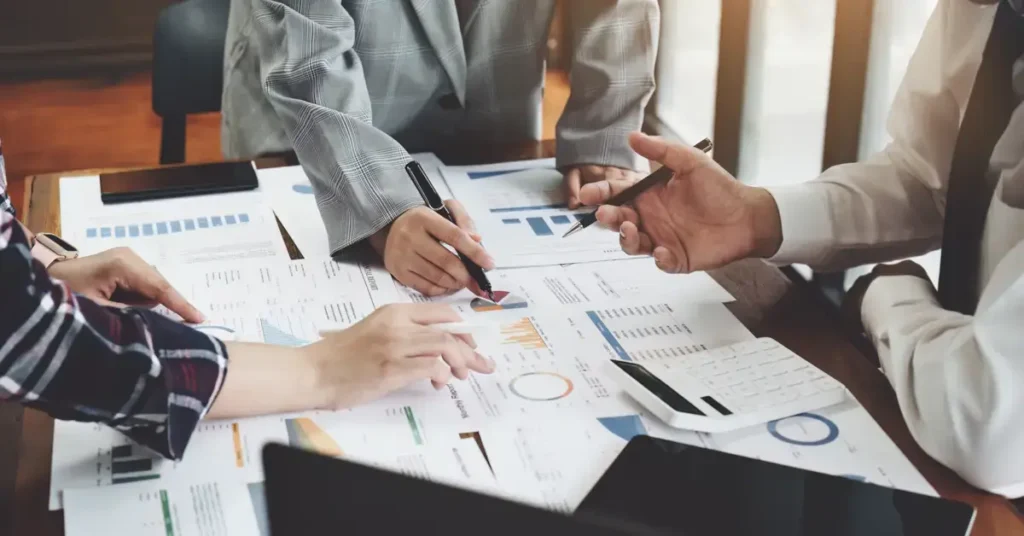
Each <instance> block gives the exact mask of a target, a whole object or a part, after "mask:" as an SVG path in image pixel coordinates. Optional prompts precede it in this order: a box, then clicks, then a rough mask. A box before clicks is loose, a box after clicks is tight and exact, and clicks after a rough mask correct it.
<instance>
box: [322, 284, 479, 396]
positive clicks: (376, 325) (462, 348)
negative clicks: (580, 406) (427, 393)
mask: <svg viewBox="0 0 1024 536" xmlns="http://www.w3.org/2000/svg"><path fill="white" fill-rule="evenodd" d="M460 320H461V318H460V317H459V315H458V313H456V312H455V310H454V309H452V308H451V307H450V306H448V305H443V304H435V303H417V304H402V305H388V306H384V307H381V308H380V309H377V310H376V311H374V312H373V314H371V315H370V316H368V317H366V318H365V319H364V320H362V321H361V322H359V323H358V324H355V325H354V326H352V327H350V328H348V329H346V330H344V331H339V332H335V333H330V334H327V335H326V336H325V337H324V339H323V340H321V341H319V342H317V343H314V344H311V345H309V346H306V347H304V348H303V349H302V350H303V351H304V352H305V353H306V354H307V355H308V356H309V357H310V359H312V360H313V362H314V363H315V365H314V367H315V369H316V370H318V373H317V377H318V378H319V381H320V384H321V385H322V386H323V388H324V389H325V392H327V393H329V395H328V397H327V401H326V405H327V406H328V407H331V408H344V407H351V406H354V405H357V404H360V403H363V402H367V401H370V400H373V399H376V398H379V397H381V396H383V395H385V394H387V393H390V392H392V391H395V390H397V389H401V388H403V387H406V386H408V385H410V384H412V383H414V382H417V381H420V380H425V379H430V380H431V382H432V383H433V384H434V387H435V388H441V387H443V386H444V385H445V384H447V383H448V382H449V381H451V378H452V376H454V377H456V378H459V379H460V380H464V379H466V378H468V377H469V373H470V371H474V372H480V373H484V374H488V373H491V372H493V371H494V362H493V361H491V360H490V359H489V358H486V357H483V356H481V355H480V354H477V353H476V351H475V348H476V343H475V342H474V341H473V338H472V337H471V336H469V335H452V334H449V333H446V332H443V331H440V330H437V329H433V328H431V327H430V325H431V324H438V323H444V322H459V321H460ZM439 357H440V359H439Z"/></svg>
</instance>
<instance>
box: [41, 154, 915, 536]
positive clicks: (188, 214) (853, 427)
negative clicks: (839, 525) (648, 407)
mask: <svg viewBox="0 0 1024 536" xmlns="http://www.w3.org/2000/svg"><path fill="white" fill-rule="evenodd" d="M420 160H421V161H424V160H427V159H426V158H424V157H421V158H420ZM551 165H552V164H551V162H550V161H536V162H525V163H524V162H517V163H510V164H502V165H495V166H483V167H479V168H444V167H443V166H441V165H440V163H437V164H435V166H434V169H435V171H434V173H438V171H437V170H439V173H440V174H442V175H443V176H444V177H445V179H446V180H447V182H448V184H449V185H450V186H451V190H452V192H453V193H454V194H455V195H456V196H457V197H458V198H460V199H462V200H463V201H464V202H465V204H466V205H467V206H468V207H469V208H470V210H471V211H472V212H473V214H474V216H475V217H476V219H477V224H478V226H479V228H480V229H481V232H482V234H483V236H484V240H485V242H486V243H501V244H506V245H507V247H502V248H495V247H492V248H491V250H492V253H495V254H497V255H499V256H501V255H504V257H502V259H503V260H501V261H499V264H500V265H501V266H504V267H506V268H507V267H517V268H513V269H501V270H496V271H494V272H491V274H490V275H489V277H490V279H491V281H492V284H493V285H494V289H495V295H496V299H495V300H494V301H490V300H486V299H483V298H479V297H476V296H474V295H472V294H471V293H469V292H468V291H463V292H460V293H457V294H454V295H452V296H446V297H441V298H433V299H428V298H426V297H424V296H422V295H420V294H419V293H417V292H415V291H413V290H411V289H409V288H406V287H404V286H402V285H400V284H398V283H397V282H396V281H394V280H393V279H392V278H391V276H390V275H389V274H388V273H387V272H386V271H385V270H384V269H383V268H382V267H380V266H379V265H377V264H375V263H373V262H370V261H365V260H363V261H351V262H341V261H336V260H331V259H328V258H327V257H326V256H325V255H326V253H327V251H326V247H327V246H326V233H325V232H324V230H323V225H322V222H320V220H319V218H318V217H314V216H311V215H315V212H311V210H312V209H311V207H313V208H315V201H314V196H313V195H311V194H310V193H308V192H311V188H310V187H309V185H308V180H306V179H305V176H304V175H301V170H297V169H284V170H278V171H274V172H262V171H261V172H260V183H261V186H260V191H258V192H254V193H249V194H227V197H218V198H217V200H216V201H215V202H212V201H211V202H207V201H206V200H203V199H196V198H192V199H190V200H189V202H188V203H187V206H185V205H186V204H182V203H177V202H176V200H172V201H161V202H154V203H155V204H153V205H151V206H150V207H149V208H147V210H146V211H145V213H146V214H148V217H149V218H150V219H149V220H146V221H142V220H141V219H138V218H136V216H135V214H139V217H141V214H143V212H142V211H139V210H137V209H134V208H133V207H134V206H133V205H125V206H124V207H117V208H116V210H115V209H110V210H104V211H102V212H101V213H99V214H92V213H88V212H86V211H83V210H80V209H79V208H74V204H73V203H69V204H68V205H64V206H65V207H68V206H70V207H72V208H67V209H66V210H65V212H64V214H63V217H64V221H65V225H66V228H67V229H78V231H77V232H79V233H80V234H78V235H72V236H75V237H76V238H78V237H81V238H83V239H85V240H86V242H84V243H86V244H87V245H88V248H87V251H97V250H99V249H101V248H102V247H106V246H113V245H121V244H129V245H132V246H133V247H139V248H141V249H143V251H144V252H145V253H144V256H146V257H147V258H151V259H155V261H160V260H172V259H175V260H181V258H185V259H188V260H189V261H190V262H189V263H188V264H189V265H187V266H183V265H182V264H181V263H180V262H174V263H170V264H166V265H161V271H162V272H164V273H165V275H166V276H167V277H168V279H169V280H170V281H171V282H172V283H173V284H174V285H175V286H176V287H177V288H178V289H179V290H180V291H181V292H182V293H183V294H184V295H185V296H186V297H187V298H188V299H190V300H191V301H192V302H193V303H194V304H195V305H196V306H197V307H199V308H200V309H201V310H202V311H203V312H204V313H206V314H207V316H208V321H207V322H206V323H205V324H204V325H201V326H198V329H200V330H203V331H205V332H207V333H209V334H211V335H214V336H217V337H220V338H223V339H229V340H244V341H260V342H267V343H271V344H277V345H283V346H302V345H305V344H309V343H312V342H314V341H316V340H318V339H319V338H320V334H321V332H322V331H324V330H331V329H342V328H345V327H348V326H350V325H352V324H353V323H355V322H358V321H359V320H361V319H362V318H365V317H366V316H367V315H369V314H370V313H371V312H372V311H373V310H375V309H376V308H378V307H380V306H382V305H385V304H388V303H395V302H422V301H439V302H444V303H448V304H450V305H451V306H452V307H453V308H454V309H455V310H456V311H458V312H459V314H460V315H461V316H462V317H463V318H464V319H465V320H469V321H473V322H476V323H490V324H494V325H496V326H497V330H496V331H497V332H498V333H500V336H499V337H497V338H496V339H494V340H489V341H480V342H481V346H480V351H481V352H483V353H485V354H487V355H488V356H489V357H491V358H492V359H493V360H494V361H495V362H496V364H497V370H496V371H495V372H494V373H493V374H490V375H478V374H474V375H472V376H471V377H470V378H469V379H467V380H465V381H453V382H452V383H451V384H450V385H448V386H447V388H445V389H443V390H441V391H438V390H435V389H434V388H433V387H431V386H430V385H429V384H428V383H426V382H424V383H423V384H422V385H414V386H411V387H409V388H407V389H404V390H402V391H399V392H396V393H393V394H391V395H389V396H386V397H384V398H382V399H380V400H376V401H373V402H370V403H368V404H365V405H362V406H359V407H357V408H352V409H348V410H343V411H311V412H304V413H298V414H289V415H278V416H268V417H261V418H253V419H238V420H232V421H209V422H205V423H203V424H202V425H201V426H200V427H199V429H198V430H197V432H196V433H195V435H194V436H193V439H192V442H191V444H190V445H189V448H188V452H187V453H186V456H185V459H184V461H182V462H180V463H173V462H169V461H166V460H162V459H160V458H159V457H157V456H155V455H154V454H153V453H151V452H148V451H146V450H145V449H143V448H140V447H139V446H137V445H134V444H132V443H131V442H130V441H128V440H127V439H125V438H124V437H123V436H122V435H120V434H119V433H117V432H115V431H113V430H111V429H108V428H105V427H103V426H99V425H94V424H82V423H68V422H58V423H57V424H56V427H55V436H54V451H53V476H52V479H51V482H52V488H51V507H52V508H62V507H63V508H64V510H65V520H66V530H67V533H68V534H69V535H70V536H74V535H76V534H93V533H98V532H103V533H105V534H115V535H116V534H147V533H150V532H152V533H154V534H161V535H168V534H173V535H208V534H232V535H234V534H239V535H259V536H265V535H267V527H266V509H265V506H264V504H263V493H262V482H263V474H262V465H261V460H260V452H261V449H262V447H263V446H264V445H266V444H267V443H270V442H275V443H282V444H288V445H293V446H296V447H301V448H306V449H310V450H313V451H316V452H319V453H322V454H325V455H329V456H337V457H344V458H347V459H352V460H357V461H361V462H364V463H368V464H372V465H376V466H379V467H383V468H387V469H390V470H394V471H399V472H403V473H406V474H410V475H415V476H419V477H422V478H428V479H432V480H437V481H442V482H447V483H450V484H453V485H457V486H462V487H466V488H469V489H473V490H476V491H480V492H482V493H490V494H495V495H500V496H503V497H507V498H511V499H513V500H517V501H521V502H525V503H528V504H534V505H538V506H541V507H544V508H549V509H553V510H558V511H566V512H568V511H571V510H573V509H574V508H575V507H576V506H577V505H578V504H579V502H580V501H581V500H582V499H583V497H584V495H585V494H586V493H587V491H588V490H589V489H590V487H591V486H592V485H593V484H594V482H596V481H597V479H598V478H600V476H601V474H602V472H603V471H604V470H605V469H606V468H607V467H608V465H609V464H611V463H612V461H613V460H614V458H615V457H616V456H617V455H618V453H619V452H620V451H621V450H622V448H623V447H625V445H626V443H627V442H628V441H629V440H630V439H631V438H632V437H634V436H635V435H638V434H648V435H653V436H657V437H662V438H666V439H671V440H674V441H679V442H683V443H687V444H692V445H702V446H705V447H708V448H713V449H718V450H722V451H726V452H731V453H735V454H740V455H744V456H751V457H758V458H762V459H765V460H770V461H774V462H779V463H784V464H790V465H795V466H798V467H803V468H807V469H812V470H816V471H822V472H827V473H833V474H840V475H844V476H848V477H850V478H856V479H860V480H865V481H868V482H873V483H877V484H881V485H885V486H893V487H899V488H903V489H909V490H913V491H917V492H922V493H934V491H933V490H932V489H931V487H930V486H929V485H928V484H927V482H925V480H924V479H923V478H922V477H921V475H920V474H919V473H918V472H917V471H916V470H915V469H914V468H913V466H912V465H911V464H910V463H909V462H908V461H907V460H906V459H905V458H904V457H903V456H902V454H901V453H900V452H899V450H898V449H897V448H896V447H895V445H893V443H892V442H891V441H890V440H889V438H888V437H887V436H886V435H885V434H884V432H882V430H881V429H880V428H879V427H878V425H877V424H876V423H875V422H874V421H873V420H871V418H870V416H869V415H868V414H867V412H866V411H865V410H864V408H862V407H861V406H860V405H858V404H857V403H856V402H855V401H850V402H849V403H848V404H845V405H841V406H837V407H833V408H829V409H827V410H825V411H822V412H819V413H815V414H804V415H799V416H794V417H790V418H787V419H781V420H779V421H776V422H773V423H770V424H768V425H767V426H759V427H754V428H751V429H747V430H741V431H739V432H734V433H730V434H722V435H715V436H710V435H707V434H698V433H691V432H684V431H680V430H675V429H671V428H668V427H667V426H665V425H664V424H662V423H660V422H659V421H658V420H657V419H656V418H654V417H653V416H652V415H651V414H649V413H648V412H646V411H644V410H643V409H642V408H640V407H639V406H638V405H637V404H635V403H634V402H633V401H632V400H631V399H629V398H628V397H627V396H626V395H625V394H624V393H623V392H622V391H621V389H619V388H618V386H617V385H616V384H615V383H614V382H613V381H611V380H610V379H609V378H608V377H606V376H605V375H604V373H603V372H602V370H603V367H602V364H603V363H604V362H605V361H606V360H607V359H609V358H627V359H631V360H634V361H644V360H652V359H660V358H661V357H662V356H665V355H680V354H687V353H692V352H699V351H702V350H705V349H708V348H713V347H718V346H723V345H728V344H732V343H736V342H741V341H744V340H750V339H752V338H753V335H752V334H751V333H750V332H749V331H748V330H747V329H746V328H745V327H744V326H743V325H742V324H741V323H740V322H739V321H738V320H737V319H736V318H735V317H734V316H733V315H732V314H731V313H729V311H728V310H727V309H726V307H725V306H724V305H723V304H724V303H725V302H728V301H730V300H731V299H732V297H731V296H730V295H729V294H728V293H727V292H726V291H725V290H724V289H723V288H722V287H721V286H720V285H718V284H717V283H716V282H715V281H714V280H712V279H711V278H710V277H708V276H707V274H703V273H700V274H692V275H686V276H677V275H668V274H664V273H662V272H660V271H659V270H658V269H657V268H656V267H655V266H654V264H653V261H651V260H650V259H624V258H620V257H622V256H621V255H620V254H619V253H617V252H618V246H617V238H616V237H615V234H614V233H611V234H610V235H609V234H608V233H606V232H604V231H601V230H596V229H591V230H588V231H587V232H586V233H580V234H579V235H580V236H581V239H580V240H579V241H577V242H574V244H575V245H573V246H571V247H568V248H562V247H560V245H561V244H562V242H560V238H557V237H559V236H560V235H561V232H556V231H557V230H558V229H560V226H565V225H566V223H565V221H566V220H568V221H570V222H571V221H572V218H573V217H574V216H572V212H570V211H568V210H567V209H566V208H565V207H564V206H562V204H563V203H564V201H560V200H561V199H563V198H562V197H561V193H560V191H561V190H560V179H558V178H557V177H556V176H555V174H554V172H553V171H552V170H550V169H548V168H549V167H550V166H551ZM300 175H301V176H300ZM556 179H557V180H556ZM76 181H78V182H75V181H67V183H66V184H62V197H63V196H64V195H69V196H70V195H76V196H78V195H86V192H85V190H86V189H87V188H92V187H91V186H87V184H88V182H89V181H79V180H77V179H76ZM483 185H486V186H483ZM495 192H497V193H495ZM285 194H288V195H285ZM88 195H89V196H95V197H96V198H97V199H98V196H99V192H98V189H97V190H96V191H95V192H92V191H91V190H90V192H88ZM267 196H269V197H267ZM289 196H291V197H289ZM264 201H267V202H269V204H270V205H271V206H273V209H274V211H275V212H276V213H277V216H278V217H279V218H280V219H281V220H282V222H284V225H285V226H286V228H287V229H288V230H289V232H290V234H291V235H292V236H293V237H294V238H296V240H297V241H298V242H299V247H300V248H302V249H303V252H304V253H306V254H307V258H306V259H305V260H299V261H290V260H287V259H283V258H277V257H280V252H279V251H278V245H277V242H276V240H271V239H269V238H265V237H270V236H274V235H275V234H276V233H272V232H269V230H268V229H265V228H260V230H258V232H256V231H257V230H256V229H255V228H250V230H252V231H253V232H247V233H244V234H245V237H244V238H243V239H242V244H244V245H242V246H238V249H237V250H236V257H237V258H243V257H244V258H247V259H248V260H247V261H246V262H244V263H243V262H238V261H237V260H230V259H231V258H234V257H229V259H228V260H224V259H223V258H220V257H219V256H216V255H205V256H204V254H201V253H199V252H198V251H199V249H202V248H209V247H227V246H226V244H228V243H229V242H230V241H232V240H235V241H236V242H235V244H236V245H237V244H238V242H237V240H239V238H238V237H235V236H234V235H232V234H231V233H232V232H234V229H237V228H239V227H241V226H242V225H264V224H268V225H269V224H270V223H271V221H272V219H273V217H272V216H271V215H269V214H268V212H269V209H268V208H266V205H264V204H263V203H264ZM90 203H91V202H90ZM103 208H104V209H109V207H103ZM214 208H216V209H217V210H219V211H220V212H218V213H217V214H218V215H219V217H220V220H219V222H220V223H219V224H218V225H213V224H212V221H213V220H212V218H213V214H214V213H213V212H210V211H211V210H213V209H214ZM200 213H203V214H206V215H205V216H201V215H200ZM243 213H244V214H247V215H248V218H247V221H246V222H242V221H241V218H240V217H239V215H240V214H243ZM228 214H234V215H235V218H234V220H233V223H228V221H227V219H226V217H227V215H228ZM201 217H205V218H206V222H207V226H204V227H201V228H200V227H199V226H198V225H197V227H196V229H194V230H190V231H186V230H185V227H184V224H183V223H182V222H184V221H188V220H192V221H193V222H198V221H199V220H198V218H201ZM132 218H136V219H132ZM513 219H516V220H518V223H513V222H511V221H506V220H513ZM535 220H540V222H538V221H535ZM175 221H176V222H178V224H179V225H177V226H173V227H172V222H175ZM147 222H148V223H149V224H150V225H151V226H152V227H151V230H152V233H150V234H147V232H146V229H147V227H146V225H147ZM161 222H163V225H161ZM132 226H138V236H136V234H135V232H134V231H133V230H132V229H133V227H132ZM104 228H106V229H108V231H107V232H105V231H103V229H104ZM119 228H120V229H122V230H118V229H119ZM83 229H84V230H83ZM90 229H93V230H94V231H95V232H93V233H91V232H90V231H89V230H90ZM161 229H164V231H165V232H161ZM174 229H179V230H174ZM200 229H202V230H203V232H206V233H208V234H207V235H203V238H202V240H199V241H198V242H197V241H196V240H187V241H186V240H182V241H175V240H174V235H177V234H179V233H180V234H184V233H186V232H193V233H196V234H195V235H194V236H196V237H199V236H200V235H199V234H198V233H199V230H200ZM549 231H550V232H549ZM76 238H72V239H71V240H72V241H75V239H76ZM146 240H152V243H153V244H156V245H152V246H151V245H150V244H149V243H148V242H146ZM246 240H247V242H246ZM259 240H269V242H268V243H269V244H270V246H267V247H266V248H265V250H264V249H261V246H260V245H259V243H260V242H259ZM281 249H282V250H283V247H282V248H281ZM259 251H267V252H269V253H268V254H267V255H266V256H267V258H265V259H255V260H254V259H253V257H258V254H257V252H259ZM307 252H317V253H318V254H319V255H317V254H310V253H307ZM609 258H612V259H615V260H611V261H610V260H609ZM585 261H601V262H585ZM570 262H572V263H576V264H569V265H565V263H570ZM112 518H116V519H118V520H119V522H118V523H117V524H113V525H112V524H110V523H109V520H110V519H112Z"/></svg>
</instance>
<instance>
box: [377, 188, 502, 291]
mask: <svg viewBox="0 0 1024 536" xmlns="http://www.w3.org/2000/svg"><path fill="white" fill-rule="evenodd" d="M445 206H447V207H448V211H449V212H451V214H452V216H453V217H454V218H455V221H456V222H457V223H458V225H455V224H453V223H451V222H450V221H448V220H446V219H445V218H444V217H442V216H440V215H438V214H437V213H435V212H434V211H432V210H430V209H429V208H427V207H416V208H413V209H410V210H408V211H406V212H404V213H403V214H402V215H401V216H399V217H398V218H396V219H395V221H394V222H392V223H391V225H390V226H388V227H385V228H384V229H382V230H381V231H380V232H378V233H376V234H375V235H373V236H372V237H371V238H370V243H371V244H372V245H373V247H374V248H375V249H376V250H377V252H378V253H379V254H380V255H381V256H382V257H383V258H384V267H385V268H387V269H388V272H391V275H393V276H395V278H397V279H398V280H399V281H400V282H401V283H402V284H404V285H406V286H409V287H412V288H414V289H416V290H418V291H420V292H421V293H423V294H424V295H425V296H439V295H442V294H449V293H452V292H455V291H457V290H461V289H463V288H466V287H467V286H468V287H470V288H471V289H472V290H473V291H474V292H476V293H477V294H480V290H479V289H478V288H477V287H476V284H475V283H474V282H473V280H472V278H471V277H470V276H469V272H468V271H466V267H465V266H464V265H463V264H462V261H461V260H459V257H458V256H456V255H455V254H453V253H452V252H451V251H449V250H448V249H447V248H445V247H444V246H443V245H441V242H444V243H445V244H448V245H449V246H451V247H453V248H455V249H456V250H457V251H459V252H461V253H463V254H465V255H466V256H468V257H469V258H470V259H472V260H473V261H474V262H476V263H477V264H479V265H480V266H481V267H482V268H483V269H485V270H491V269H493V268H494V259H492V258H491V256H490V255H488V254H487V251H485V250H484V248H483V246H482V245H480V235H478V234H477V233H476V228H475V227H474V225H473V220H472V219H471V218H470V217H469V214H467V213H466V209H465V208H463V207H462V204H461V203H459V202H458V201H455V200H448V201H445Z"/></svg>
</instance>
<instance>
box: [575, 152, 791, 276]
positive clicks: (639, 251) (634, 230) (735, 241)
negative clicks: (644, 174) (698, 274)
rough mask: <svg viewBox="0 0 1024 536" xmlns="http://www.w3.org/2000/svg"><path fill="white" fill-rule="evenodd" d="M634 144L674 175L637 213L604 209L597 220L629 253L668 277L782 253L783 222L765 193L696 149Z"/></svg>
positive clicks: (638, 203) (639, 203)
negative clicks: (646, 257)
mask: <svg viewBox="0 0 1024 536" xmlns="http://www.w3.org/2000/svg"><path fill="white" fill-rule="evenodd" d="M629 142H630V145H631V146H632V147H633V150H635V151H636V152H637V153H638V154H640V155H641V156H644V157H646V158H649V159H651V160H654V161H657V162H660V163H661V164H662V165H665V166H667V167H669V168H670V169H672V170H673V171H675V175H674V176H673V177H672V179H670V180H669V181H668V182H667V183H665V184H662V185H659V186H655V187H654V188H651V189H650V190H647V191H646V192H644V193H643V194H642V195H640V197H638V198H637V199H636V200H635V201H634V202H633V207H612V206H603V207H601V208H600V209H598V212H597V219H598V221H600V222H601V223H602V224H604V225H606V226H609V227H612V228H617V229H619V234H620V235H621V238H620V243H621V245H622V249H623V250H624V251H625V252H626V253H629V254H632V255H653V256H654V259H655V261H656V263H657V265H658V267H659V268H661V269H662V270H663V271H666V272H670V273H686V272H693V271H698V270H707V269H711V268H716V267H719V266H722V265H725V264H728V263H730V262H732V261H735V260H738V259H741V258H744V257H748V256H760V257H770V256H772V255H774V254H775V252H776V251H778V249H779V246H780V244H781V243H782V223H781V220H780V218H779V212H778V207H777V206H776V205H775V200H774V198H772V196H771V194H769V193H768V192H767V191H766V190H764V189H761V188H754V187H750V186H746V185H744V184H742V183H741V182H739V181H737V180H736V179H734V178H733V177H732V175H730V174H729V173H728V172H727V171H725V170H724V169H722V168H721V166H719V165H718V164H717V163H715V161H714V160H712V159H711V158H710V157H709V156H707V155H706V154H704V153H703V152H701V151H700V150H698V149H694V148H692V147H687V146H683V145H674V144H669V143H667V142H665V141H663V140H661V139H658V138H652V137H650V136H646V135H644V134H640V133H634V134H632V135H630V138H629ZM610 184H612V185H613V186H615V185H614V183H610ZM595 187H596V186H595ZM620 189H621V187H619V188H615V189H613V191H611V192H609V193H610V194H612V195H614V194H616V193H618V191H620Z"/></svg>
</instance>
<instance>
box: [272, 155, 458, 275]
mask: <svg viewBox="0 0 1024 536" xmlns="http://www.w3.org/2000/svg"><path fill="white" fill-rule="evenodd" d="M410 156H412V157H413V158H414V159H415V160H416V161H417V162H419V163H420V164H421V165H422V166H423V170H424V171H426V173H427V176H428V177H430V180H431V182H432V183H433V184H434V188H435V189H436V190H437V193H438V194H440V195H441V197H443V198H444V199H449V198H451V192H449V191H448V187H447V186H446V185H445V182H444V178H443V177H441V172H440V168H441V167H443V166H444V164H442V163H441V160H440V159H439V158H437V157H436V156H434V154H433V153H417V154H413V155H410ZM256 176H257V177H258V178H259V181H260V189H259V191H260V192H263V194H265V195H266V199H267V203H269V204H270V207H271V208H272V209H273V210H274V214H276V215H277V217H278V219H280V220H281V224H282V225H284V228H285V229H286V230H287V231H288V235H289V236H291V237H292V241H294V242H295V245H296V246H297V247H298V248H299V251H300V252H301V253H302V256H303V257H316V256H326V255H330V254H331V251H330V246H329V245H328V240H327V229H326V228H325V226H324V220H323V218H321V217H320V209H319V208H318V207H317V202H316V196H315V195H313V185H312V184H311V183H310V181H309V177H308V176H307V175H306V172H305V171H304V170H303V169H302V166H290V167H281V168H270V169H261V170H258V171H257V172H256ZM409 187H410V188H412V187H413V186H412V182H411V181H410V182H409ZM328 223H329V222H328Z"/></svg>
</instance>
